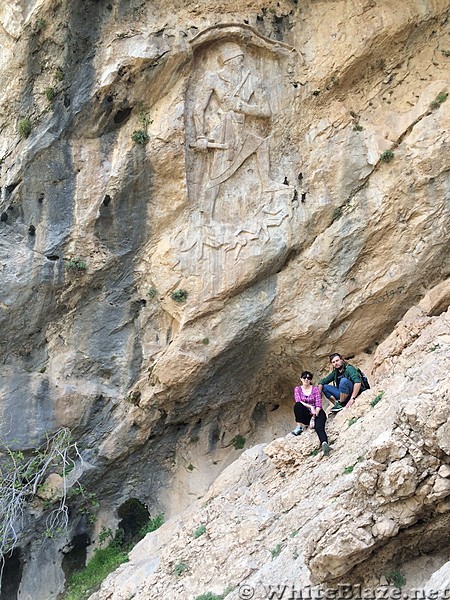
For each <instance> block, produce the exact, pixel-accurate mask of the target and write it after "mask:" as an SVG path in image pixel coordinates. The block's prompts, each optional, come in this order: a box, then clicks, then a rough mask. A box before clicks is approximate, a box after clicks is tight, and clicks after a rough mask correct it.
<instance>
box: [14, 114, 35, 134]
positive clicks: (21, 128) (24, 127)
mask: <svg viewBox="0 0 450 600" xmlns="http://www.w3.org/2000/svg"><path fill="white" fill-rule="evenodd" d="M32 129H33V127H32V125H31V121H30V119H26V118H24V119H19V122H18V123H17V131H18V132H19V135H20V137H22V138H27V137H28V136H29V135H30V133H31V130H32Z"/></svg>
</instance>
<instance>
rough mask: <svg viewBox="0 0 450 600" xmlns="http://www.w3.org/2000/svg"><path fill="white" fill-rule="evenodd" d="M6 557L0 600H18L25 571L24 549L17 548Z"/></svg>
mask: <svg viewBox="0 0 450 600" xmlns="http://www.w3.org/2000/svg"><path fill="white" fill-rule="evenodd" d="M4 558H5V564H4V567H3V577H2V587H1V591H0V600H17V597H18V593H19V586H20V582H21V581H22V572H23V557H22V551H21V549H20V548H15V549H14V550H13V552H12V553H11V554H10V555H9V556H5V557H4Z"/></svg>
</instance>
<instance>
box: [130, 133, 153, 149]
mask: <svg viewBox="0 0 450 600" xmlns="http://www.w3.org/2000/svg"><path fill="white" fill-rule="evenodd" d="M131 139H132V140H133V142H136V144H141V146H144V145H145V144H146V143H147V142H148V140H149V139H150V136H149V135H148V133H147V132H146V131H144V130H143V129H137V130H136V131H133V133H132V134H131Z"/></svg>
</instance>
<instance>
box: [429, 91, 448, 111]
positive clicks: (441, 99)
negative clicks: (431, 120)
mask: <svg viewBox="0 0 450 600" xmlns="http://www.w3.org/2000/svg"><path fill="white" fill-rule="evenodd" d="M447 98H448V92H441V93H440V94H438V95H437V96H436V98H435V99H434V100H433V102H432V103H431V104H430V108H431V109H433V110H435V109H436V108H439V107H440V106H441V104H442V103H443V102H445V101H446V100H447Z"/></svg>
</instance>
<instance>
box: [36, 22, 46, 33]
mask: <svg viewBox="0 0 450 600" xmlns="http://www.w3.org/2000/svg"><path fill="white" fill-rule="evenodd" d="M46 27H47V21H46V20H45V19H38V20H37V21H36V27H35V31H36V32H39V31H42V30H43V29H45V28H46Z"/></svg>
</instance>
